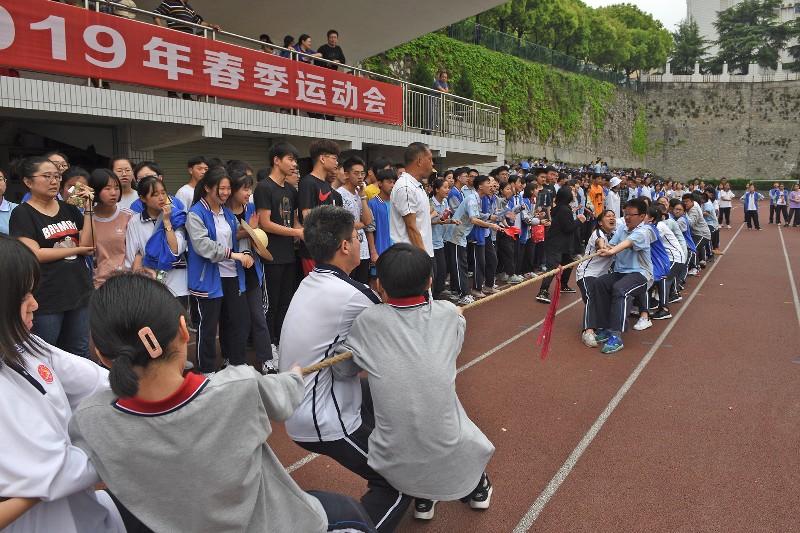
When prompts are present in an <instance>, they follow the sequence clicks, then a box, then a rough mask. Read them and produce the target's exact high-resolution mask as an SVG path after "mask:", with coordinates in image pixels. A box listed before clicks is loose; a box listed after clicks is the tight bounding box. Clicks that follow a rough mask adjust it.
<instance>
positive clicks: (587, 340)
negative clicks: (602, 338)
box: [581, 331, 597, 348]
mask: <svg viewBox="0 0 800 533" xmlns="http://www.w3.org/2000/svg"><path fill="white" fill-rule="evenodd" d="M581 341H582V342H583V344H585V345H586V346H588V347H589V348H597V339H595V337H594V333H589V332H588V331H584V332H583V333H581Z"/></svg>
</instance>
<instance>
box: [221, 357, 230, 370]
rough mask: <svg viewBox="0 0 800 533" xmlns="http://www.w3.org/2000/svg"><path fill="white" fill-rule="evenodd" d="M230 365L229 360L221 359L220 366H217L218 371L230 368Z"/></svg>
mask: <svg viewBox="0 0 800 533" xmlns="http://www.w3.org/2000/svg"><path fill="white" fill-rule="evenodd" d="M230 364H231V360H230V359H223V360H222V364H221V365H220V366H219V369H220V370H225V369H226V368H228V367H229V366H230Z"/></svg>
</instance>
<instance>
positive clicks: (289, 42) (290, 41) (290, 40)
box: [278, 35, 294, 59]
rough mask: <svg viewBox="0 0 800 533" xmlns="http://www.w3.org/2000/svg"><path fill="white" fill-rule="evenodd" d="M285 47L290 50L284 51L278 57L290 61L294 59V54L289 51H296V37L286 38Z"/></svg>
mask: <svg viewBox="0 0 800 533" xmlns="http://www.w3.org/2000/svg"><path fill="white" fill-rule="evenodd" d="M283 47H284V48H287V49H288V50H283V51H282V52H280V53H279V54H278V55H279V56H281V57H285V58H287V59H290V58H291V57H292V53H291V52H290V51H289V50H292V49H294V37H292V36H291V35H287V36H286V37H284V38H283Z"/></svg>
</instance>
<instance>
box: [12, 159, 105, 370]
mask: <svg viewBox="0 0 800 533" xmlns="http://www.w3.org/2000/svg"><path fill="white" fill-rule="evenodd" d="M17 175H19V176H21V177H22V179H23V182H24V183H25V185H26V186H27V187H28V188H29V189H30V191H31V198H30V200H28V201H27V202H25V203H24V204H22V205H20V206H19V207H17V208H16V209H14V211H12V212H11V217H10V219H9V231H10V234H11V236H12V237H16V238H18V239H19V240H20V241H22V242H23V244H25V245H27V246H28V247H29V248H30V249H31V250H33V253H34V255H36V258H37V259H38V260H39V263H40V264H41V267H42V282H41V284H40V285H39V286H38V287H37V289H36V294H34V296H35V297H36V299H37V300H38V301H39V310H38V312H37V313H36V316H35V318H34V320H33V332H34V333H35V334H36V335H38V336H39V337H41V338H42V339H43V340H44V341H45V342H47V343H48V344H52V345H54V346H58V347H59V348H61V349H62V350H65V351H67V352H70V353H74V354H76V355H80V356H82V357H89V334H88V318H87V314H86V313H87V311H86V299H87V298H88V296H89V294H90V293H91V292H92V290H93V286H92V280H91V275H90V272H89V265H88V264H87V262H86V261H85V257H81V256H91V255H92V253H93V252H94V244H93V243H94V236H93V234H92V223H91V217H92V214H93V211H92V209H91V207H90V208H89V209H86V210H85V211H84V213H81V212H80V210H79V209H78V208H77V207H75V206H74V205H70V204H68V203H67V202H64V201H61V200H58V199H57V196H58V190H59V184H60V183H61V174H60V173H59V172H58V169H57V168H56V166H55V165H54V164H53V163H51V162H50V160H49V159H47V158H44V157H26V158H25V159H22V160H21V161H20V162H19V167H18V171H17ZM76 194H78V195H79V196H81V197H82V198H83V199H84V200H86V201H88V205H89V206H91V204H92V200H93V197H92V194H91V192H90V191H89V190H88V189H83V190H81V191H80V192H78V193H76Z"/></svg>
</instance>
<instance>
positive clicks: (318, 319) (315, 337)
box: [280, 263, 380, 442]
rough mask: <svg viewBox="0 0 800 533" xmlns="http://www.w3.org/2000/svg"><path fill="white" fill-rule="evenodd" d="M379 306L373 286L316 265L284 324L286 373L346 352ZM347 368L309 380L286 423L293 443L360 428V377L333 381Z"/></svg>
mask: <svg viewBox="0 0 800 533" xmlns="http://www.w3.org/2000/svg"><path fill="white" fill-rule="evenodd" d="M377 303H380V300H379V299H378V297H377V296H375V293H373V292H372V291H371V290H370V289H369V287H367V286H366V285H364V284H363V283H359V282H357V281H355V280H352V279H350V276H348V275H346V274H345V273H344V272H342V271H341V270H340V269H338V268H336V267H333V266H330V265H325V264H322V263H317V266H316V268H314V270H312V271H311V273H310V274H309V275H308V276H306V278H305V279H303V281H302V282H301V283H300V287H299V288H298V289H297V292H296V293H295V294H294V296H293V297H292V302H291V303H290V304H289V310H288V311H287V313H286V319H285V320H284V322H283V329H282V330H281V345H280V367H281V372H287V371H288V370H289V369H291V368H292V367H293V366H294V365H298V366H300V367H302V368H305V367H307V366H310V365H312V364H314V363H318V362H320V361H322V360H323V359H325V358H328V357H332V356H334V355H336V354H337V353H339V352H341V351H343V350H342V349H341V348H340V346H341V344H342V343H343V342H344V341H345V339H347V335H348V333H350V327H351V326H352V325H353V321H354V320H355V319H356V317H357V316H358V315H359V314H360V313H361V311H363V310H364V309H367V308H368V307H372V306H373V305H375V304H377ZM347 364H348V363H347V362H342V363H338V364H336V365H334V366H333V367H328V368H325V369H323V370H321V371H319V372H315V373H313V374H309V375H308V376H305V377H304V381H305V395H304V397H303V401H302V402H300V405H299V406H298V407H297V410H296V411H295V412H294V415H292V417H291V418H290V419H289V420H287V421H286V433H288V434H289V437H290V438H291V439H292V440H295V441H297V442H320V441H326V442H327V441H334V440H339V439H342V438H344V437H345V431H346V432H347V433H348V434H350V433H352V432H353V431H355V430H356V429H358V428H359V426H361V382H360V379H359V377H358V372H355V373H354V374H355V375H352V376H347V377H343V376H341V375H339V374H336V375H335V376H334V370H335V369H336V368H337V367H340V366H342V365H347ZM342 368H344V367H342ZM337 406H338V407H337ZM342 428H344V430H343V429H342Z"/></svg>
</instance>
